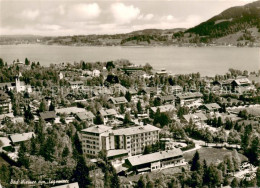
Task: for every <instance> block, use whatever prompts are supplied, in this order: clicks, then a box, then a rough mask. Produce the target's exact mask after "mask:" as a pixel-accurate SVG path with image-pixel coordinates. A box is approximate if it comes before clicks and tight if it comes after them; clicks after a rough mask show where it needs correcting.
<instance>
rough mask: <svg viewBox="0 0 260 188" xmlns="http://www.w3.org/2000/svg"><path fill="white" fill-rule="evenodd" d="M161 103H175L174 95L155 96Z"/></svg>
mask: <svg viewBox="0 0 260 188" xmlns="http://www.w3.org/2000/svg"><path fill="white" fill-rule="evenodd" d="M157 98H158V99H159V100H160V101H161V103H162V104H175V96H174V95H165V96H158V97H157Z"/></svg>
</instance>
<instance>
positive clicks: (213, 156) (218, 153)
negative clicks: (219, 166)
mask: <svg viewBox="0 0 260 188" xmlns="http://www.w3.org/2000/svg"><path fill="white" fill-rule="evenodd" d="M195 152H196V151H191V152H187V153H184V154H183V156H184V158H185V160H186V162H189V161H190V160H191V159H192V158H193V156H194V154H195ZM198 152H199V154H200V160H201V161H203V160H204V159H205V160H206V161H207V163H208V164H210V163H216V162H221V161H223V158H224V156H225V155H226V154H228V153H231V152H232V151H231V150H227V149H219V148H209V147H202V148H200V149H199V150H198ZM239 156H240V159H241V161H244V160H246V159H247V158H246V157H245V156H244V155H242V154H239Z"/></svg>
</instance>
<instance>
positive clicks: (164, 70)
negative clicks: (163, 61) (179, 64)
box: [156, 69, 168, 75]
mask: <svg viewBox="0 0 260 188" xmlns="http://www.w3.org/2000/svg"><path fill="white" fill-rule="evenodd" d="M156 74H157V75H167V74H168V72H167V71H166V69H161V70H159V71H157V72H156Z"/></svg>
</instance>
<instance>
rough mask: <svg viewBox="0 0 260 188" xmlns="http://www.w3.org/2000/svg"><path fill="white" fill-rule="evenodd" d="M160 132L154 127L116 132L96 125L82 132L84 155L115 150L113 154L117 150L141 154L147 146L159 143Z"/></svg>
mask: <svg viewBox="0 0 260 188" xmlns="http://www.w3.org/2000/svg"><path fill="white" fill-rule="evenodd" d="M159 131H160V129H159V128H157V127H155V126H152V125H145V126H135V127H129V128H122V129H116V130H112V127H108V126H105V125H95V126H92V127H89V128H87V129H83V130H82V131H81V138H82V148H83V153H84V154H86V155H89V156H97V155H98V153H99V151H101V150H106V151H109V150H113V151H114V152H112V153H116V152H115V150H121V151H124V150H127V152H128V155H137V154H141V153H143V151H144V147H145V146H147V145H152V144H155V143H157V142H159ZM123 154H125V152H124V153H123Z"/></svg>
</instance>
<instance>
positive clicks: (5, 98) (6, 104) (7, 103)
mask: <svg viewBox="0 0 260 188" xmlns="http://www.w3.org/2000/svg"><path fill="white" fill-rule="evenodd" d="M0 108H1V113H0V114H5V113H9V112H11V110H12V103H11V99H10V97H9V95H7V94H6V93H5V92H4V91H2V90H0Z"/></svg>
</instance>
